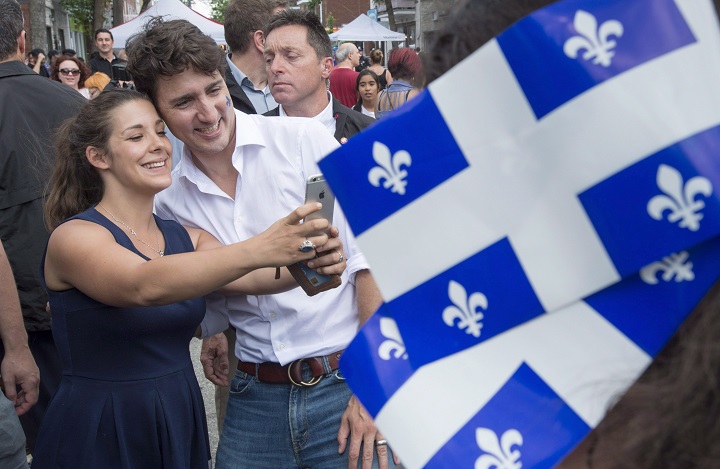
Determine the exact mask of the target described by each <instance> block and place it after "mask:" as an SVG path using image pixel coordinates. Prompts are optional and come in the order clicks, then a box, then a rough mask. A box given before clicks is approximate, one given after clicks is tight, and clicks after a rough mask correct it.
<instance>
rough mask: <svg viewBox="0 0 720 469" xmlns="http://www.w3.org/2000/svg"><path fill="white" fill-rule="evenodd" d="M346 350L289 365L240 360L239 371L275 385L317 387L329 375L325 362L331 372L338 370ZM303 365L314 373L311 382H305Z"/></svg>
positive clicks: (304, 359) (303, 359)
mask: <svg viewBox="0 0 720 469" xmlns="http://www.w3.org/2000/svg"><path fill="white" fill-rule="evenodd" d="M343 352H344V350H340V351H338V352H333V353H331V354H330V355H325V356H324V357H310V358H300V359H298V360H295V361H293V362H290V363H288V364H287V365H280V364H279V363H273V362H265V363H259V364H258V363H248V362H244V361H242V360H238V366H237V369H238V370H240V371H242V372H243V373H247V374H249V375H252V376H255V377H256V378H257V379H258V381H261V382H263V383H273V384H294V385H295V386H315V385H316V384H317V383H318V382H320V380H321V379H322V377H323V376H325V375H326V374H327V373H328V370H327V369H326V367H325V364H324V361H327V364H328V365H329V367H330V370H337V369H338V366H339V365H340V356H341V355H342V353H343ZM303 363H305V364H307V365H308V367H309V368H310V371H311V373H312V378H310V381H304V380H303V377H302V371H303V366H302V365H303Z"/></svg>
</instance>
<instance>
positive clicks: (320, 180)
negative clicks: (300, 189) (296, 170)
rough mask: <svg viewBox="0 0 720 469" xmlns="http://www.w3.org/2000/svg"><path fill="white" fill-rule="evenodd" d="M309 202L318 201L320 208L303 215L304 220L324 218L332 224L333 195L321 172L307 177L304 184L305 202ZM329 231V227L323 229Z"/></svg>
mask: <svg viewBox="0 0 720 469" xmlns="http://www.w3.org/2000/svg"><path fill="white" fill-rule="evenodd" d="M310 202H320V203H321V204H322V209H320V210H318V211H317V212H313V213H311V214H310V215H308V216H307V217H305V221H307V220H316V219H318V218H324V219H326V220H327V221H328V222H329V223H330V225H332V222H333V210H334V209H335V195H334V194H333V193H332V191H331V190H330V187H328V184H327V181H326V180H325V176H323V175H322V174H315V175H313V176H310V177H309V178H308V179H307V184H306V185H305V203H306V204H307V203H310ZM329 231H330V228H329V227H328V229H327V230H326V231H325V232H326V234H329Z"/></svg>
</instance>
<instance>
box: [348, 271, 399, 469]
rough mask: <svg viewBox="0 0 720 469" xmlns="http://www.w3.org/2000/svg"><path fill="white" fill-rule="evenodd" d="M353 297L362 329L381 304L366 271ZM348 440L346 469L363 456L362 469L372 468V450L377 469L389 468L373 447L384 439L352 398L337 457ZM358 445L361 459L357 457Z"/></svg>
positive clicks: (381, 451) (384, 449) (358, 278)
mask: <svg viewBox="0 0 720 469" xmlns="http://www.w3.org/2000/svg"><path fill="white" fill-rule="evenodd" d="M355 294H356V296H357V305H358V321H359V323H360V326H362V325H363V324H365V322H366V321H367V320H368V319H370V317H371V316H372V315H373V314H375V311H377V309H378V308H379V307H380V305H381V304H382V296H381V294H380V289H379V288H378V287H377V284H376V283H375V280H374V279H373V276H372V274H371V273H370V271H369V270H367V269H364V270H360V271H358V272H356V273H355ZM348 438H349V439H350V444H349V451H348V462H349V465H348V467H352V468H356V467H357V465H358V458H359V457H360V456H362V467H363V469H365V468H369V467H371V465H372V460H373V450H377V455H378V464H379V466H380V468H381V469H385V468H387V467H388V459H387V458H388V451H387V446H377V447H376V446H375V442H376V441H380V440H383V439H384V438H383V437H382V435H381V434H380V432H379V431H378V429H377V427H375V423H374V422H373V420H372V417H370V414H368V413H367V411H366V410H365V408H364V407H363V406H362V405H361V404H360V402H359V401H358V400H357V398H356V397H355V396H352V397H351V398H350V402H348V406H347V409H346V410H345V412H344V413H343V416H342V419H341V420H340V430H339V431H338V443H339V447H338V451H339V452H340V453H343V452H344V451H345V448H346V446H348ZM361 443H362V451H363V452H362V455H361V454H360V446H361ZM393 459H394V461H395V464H399V463H400V460H399V459H398V457H397V456H396V455H393Z"/></svg>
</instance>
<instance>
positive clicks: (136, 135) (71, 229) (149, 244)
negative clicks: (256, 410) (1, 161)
mask: <svg viewBox="0 0 720 469" xmlns="http://www.w3.org/2000/svg"><path fill="white" fill-rule="evenodd" d="M57 142H58V143H57V148H56V150H57V151H56V153H57V154H56V166H55V170H54V174H53V176H52V179H51V187H50V193H49V195H48V199H47V205H46V213H45V215H46V221H47V223H48V226H49V227H50V228H51V229H54V231H53V232H52V234H51V236H50V241H49V243H48V247H47V251H46V257H45V260H44V270H43V273H44V281H45V284H46V287H47V289H48V293H49V297H50V309H51V312H52V317H53V334H54V336H55V339H56V343H57V347H58V351H59V353H60V356H61V358H62V362H63V367H64V377H63V381H62V383H61V385H60V388H59V389H58V391H57V393H56V394H55V396H54V398H53V400H52V402H51V404H50V407H49V409H48V411H47V413H46V414H45V418H44V421H43V424H42V427H41V429H40V435H39V437H38V445H37V448H36V451H35V454H34V455H33V456H34V461H33V467H34V468H35V469H38V468H40V469H42V468H50V467H98V468H100V467H102V468H177V469H180V468H183V469H187V468H200V467H202V468H207V467H208V463H209V460H210V448H209V443H208V436H207V423H206V421H205V411H204V406H203V400H202V396H201V394H200V389H199V387H198V383H197V380H196V378H195V374H194V371H193V367H192V363H191V360H190V354H189V342H190V339H191V338H192V337H193V335H194V334H195V333H196V330H197V328H198V325H199V324H200V321H201V320H202V318H203V316H204V313H205V302H204V300H203V298H202V296H203V295H205V294H207V293H210V292H212V291H214V290H217V289H219V288H221V287H222V288H224V289H225V291H232V292H239V293H252V292H254V293H256V294H262V293H265V292H275V291H282V290H286V289H289V288H292V287H293V285H294V281H293V280H292V279H291V277H290V275H289V273H288V272H287V271H284V272H283V273H282V276H281V278H280V279H278V280H275V278H274V277H275V269H272V268H270V269H260V268H262V267H280V266H284V265H288V264H292V263H295V262H297V261H300V260H304V259H309V258H312V257H314V256H315V250H312V249H311V250H309V251H307V252H305V251H301V250H300V249H299V247H300V246H301V245H303V244H306V243H305V241H306V239H307V240H309V242H310V243H312V244H313V245H316V246H323V247H318V248H317V249H318V250H326V249H328V250H329V249H333V250H338V251H339V250H340V249H341V243H340V241H339V240H337V239H336V238H332V239H328V237H327V235H325V234H322V235H319V236H310V235H309V233H311V232H318V231H319V230H322V229H324V228H327V220H322V219H321V220H313V221H308V222H307V223H304V224H299V221H300V220H301V219H302V218H303V217H305V216H306V215H308V214H310V213H312V212H315V211H316V210H317V209H318V204H306V205H303V206H302V207H300V208H298V209H296V210H295V211H294V212H292V213H291V214H290V215H288V216H287V217H285V218H284V219H282V220H279V221H278V222H276V223H274V224H273V225H272V226H270V227H269V228H268V229H267V230H266V231H265V232H263V233H260V234H259V235H257V236H256V237H254V238H251V239H248V240H247V241H244V242H241V243H237V244H233V245H229V246H221V245H220V243H219V242H218V241H217V240H215V238H213V237H212V236H210V235H208V234H207V233H205V232H203V231H201V230H197V229H191V228H184V227H182V226H181V225H179V224H178V223H176V222H173V221H165V220H162V219H160V218H157V217H156V216H154V215H153V198H154V196H155V194H156V193H158V192H160V191H161V190H163V189H165V188H166V187H168V185H169V184H170V182H171V176H170V168H171V166H172V165H171V154H172V149H171V147H170V143H169V141H168V139H167V137H166V136H165V124H164V123H163V121H162V120H161V119H160V117H159V116H158V114H157V112H156V111H155V108H154V107H153V105H152V104H151V103H150V101H149V100H148V99H147V98H146V97H145V96H144V95H141V94H139V93H137V92H134V91H125V90H110V91H105V92H103V93H101V94H100V95H99V96H98V97H97V98H95V99H93V100H92V101H89V102H88V104H87V105H86V106H85V107H84V108H83V109H82V110H81V112H80V113H79V115H78V116H77V117H75V118H73V119H71V120H70V121H68V122H66V123H65V124H64V126H63V127H62V128H61V129H60V131H59V133H58V137H57ZM193 251H196V252H193ZM324 257H327V258H333V259H334V258H335V256H324ZM320 262H321V263H327V264H330V263H331V262H334V260H330V259H328V260H321V261H320ZM343 268H344V263H343V262H342V261H341V262H340V263H339V264H332V265H330V266H326V267H323V268H319V269H318V270H319V271H322V272H324V273H338V272H341V271H342V270H343ZM255 269H260V270H255ZM253 270H255V271H254V272H252V273H251V271H253ZM246 274H249V275H246ZM241 277H242V278H241ZM238 279H239V280H238Z"/></svg>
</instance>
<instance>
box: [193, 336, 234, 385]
mask: <svg viewBox="0 0 720 469" xmlns="http://www.w3.org/2000/svg"><path fill="white" fill-rule="evenodd" d="M227 354H228V342H227V337H225V334H224V333H223V332H220V333H219V334H215V335H214V336H212V337H207V338H205V339H203V343H202V348H201V349H200V363H202V367H203V372H204V373H205V377H206V378H207V379H209V380H210V381H211V382H213V383H214V384H217V385H218V386H228V385H229V382H228V375H229V374H230V365H229V364H228V355H227Z"/></svg>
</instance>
